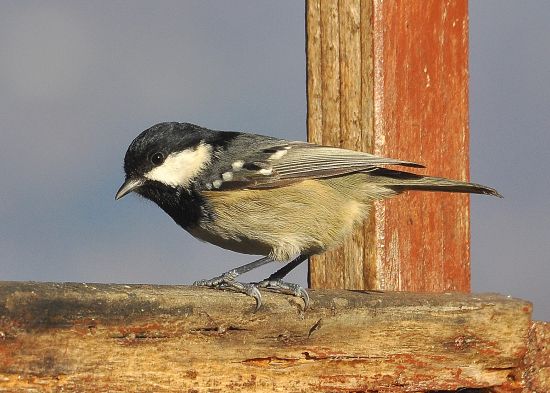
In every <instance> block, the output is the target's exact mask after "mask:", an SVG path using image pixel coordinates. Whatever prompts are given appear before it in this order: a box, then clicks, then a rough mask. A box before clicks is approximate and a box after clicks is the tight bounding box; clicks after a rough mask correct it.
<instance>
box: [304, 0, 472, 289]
mask: <svg viewBox="0 0 550 393" xmlns="http://www.w3.org/2000/svg"><path fill="white" fill-rule="evenodd" d="M307 72H308V89H307V91H308V138H309V140H310V141H312V142H316V143H323V144H330V145H335V146H343V147H348V148H353V149H357V150H363V151H368V152H372V153H374V154H378V155H383V156H389V157H395V158H400V159H406V160H411V161H416V162H420V163H423V164H424V165H426V166H427V169H425V170H421V171H419V173H429V174H432V175H436V176H444V177H450V178H455V179H468V175H469V174H468V144H469V140H468V8H467V1H466V0H457V1H452V2H442V1H439V0H429V1H422V2H420V1H414V2H413V1H384V0H351V1H337V0H309V1H308V2H307ZM469 257H470V249H469V199H468V196H466V195H457V194H443V193H426V192H422V193H421V192H411V193H408V194H405V195H402V196H398V197H396V198H394V199H392V200H389V201H386V202H381V203H376V205H375V207H374V214H373V215H372V217H371V218H370V220H368V222H366V223H365V226H364V227H363V228H362V229H361V230H360V231H357V232H356V233H355V234H354V235H353V236H352V237H351V238H350V239H349V240H348V241H347V242H346V244H344V245H343V246H342V247H341V248H339V249H337V250H333V251H330V252H328V253H326V254H325V255H322V256H317V257H314V258H312V261H311V262H310V284H311V286H312V287H325V288H356V289H385V290H413V291H434V292H437V291H446V290H458V291H468V290H469V289H470V262H469Z"/></svg>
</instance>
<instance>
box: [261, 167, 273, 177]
mask: <svg viewBox="0 0 550 393" xmlns="http://www.w3.org/2000/svg"><path fill="white" fill-rule="evenodd" d="M258 173H259V174H260V175H265V176H269V175H271V174H272V173H273V168H264V169H260V170H259V171H258Z"/></svg>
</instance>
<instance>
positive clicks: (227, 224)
mask: <svg viewBox="0 0 550 393" xmlns="http://www.w3.org/2000/svg"><path fill="white" fill-rule="evenodd" d="M392 165H397V166H404V167H412V168H423V165H420V164H416V163H414V162H409V161H402V160H396V159H392V158H384V157H378V156H375V155H372V154H368V153H362V152H357V151H352V150H346V149H340V148H335V147H327V146H320V145H316V144H312V143H307V142H292V141H288V140H284V139H278V138H273V137H269V136H263V135H257V134H249V133H244V132H231V131H214V130H210V129H207V128H203V127H200V126H197V125H194V124H190V123H176V122H170V123H159V124H156V125H154V126H152V127H151V128H149V129H147V130H145V131H143V132H142V133H141V134H140V135H138V136H137V137H136V138H135V139H134V140H133V142H132V143H131V144H130V146H129V147H128V151H127V152H126V156H125V157H124V171H125V173H126V179H125V181H124V184H122V186H121V187H120V189H119V190H118V192H117V193H116V196H115V199H120V198H122V197H123V196H124V195H126V194H128V193H130V192H136V193H137V194H139V195H141V196H143V197H145V198H147V199H149V200H151V201H153V202H155V203H156V204H157V205H158V206H159V207H160V208H161V209H162V210H164V211H165V212H166V213H167V214H168V215H169V216H170V217H172V219H173V220H174V221H175V222H176V223H177V224H178V225H180V226H181V227H183V228H184V229H185V230H186V231H188V232H189V233H190V234H191V235H193V236H194V237H196V238H198V239H200V240H203V241H206V242H209V243H212V244H215V245H217V246H220V247H222V248H225V249H228V250H233V251H237V252H240V253H245V254H254V255H264V257H263V258H261V259H259V260H257V261H254V262H251V263H248V264H246V265H243V266H240V267H237V268H235V269H232V270H230V271H228V272H226V273H223V274H222V275H220V276H218V277H214V278H212V279H209V280H201V281H197V282H195V285H201V286H208V287H214V288H220V289H224V288H229V289H232V290H234V291H237V292H241V293H245V294H247V295H250V296H252V297H254V298H255V300H256V309H259V308H260V306H261V294H260V291H259V290H258V288H267V289H269V290H272V291H275V292H279V293H285V294H291V295H294V296H298V297H301V298H302V299H303V301H304V304H305V308H307V306H308V303H309V296H308V294H307V291H306V290H305V289H304V288H302V287H301V286H299V285H297V284H293V283H288V282H285V281H283V280H282V279H283V278H284V276H285V275H286V274H287V273H288V272H290V271H291V270H292V269H293V268H295V267H296V266H298V265H299V264H300V263H301V262H303V261H305V260H306V259H307V258H308V257H310V256H312V255H315V254H320V253H322V252H324V251H326V250H327V249H330V248H333V247H336V246H338V245H339V244H340V243H342V242H343V240H344V239H345V238H346V237H347V236H348V235H350V233H351V232H352V230H353V228H354V227H355V226H356V225H358V224H360V223H361V222H362V221H363V220H364V219H365V218H366V217H367V215H368V214H369V210H370V207H371V205H372V202H373V201H375V200H379V199H383V198H388V197H391V196H394V195H397V194H400V193H402V192H404V191H407V190H423V191H447V192H463V193H475V194H488V195H494V196H498V197H501V196H500V194H499V193H498V192H497V191H496V190H494V189H492V188H489V187H486V186H483V185H480V184H474V183H467V182H463V181H457V180H449V179H445V178H440V177H431V176H423V175H417V174H412V173H409V172H403V171H398V170H393V169H387V168H385V167H386V166H392ZM272 261H281V262H287V264H286V265H284V266H283V267H282V268H280V269H279V270H277V271H276V272H275V273H273V274H272V275H271V276H269V277H268V278H266V279H265V280H262V281H260V282H258V283H241V282H238V281H237V280H236V278H237V277H238V276H239V275H240V274H243V273H245V272H248V271H250V270H252V269H254V268H256V267H259V266H262V265H264V264H266V263H268V262H272Z"/></svg>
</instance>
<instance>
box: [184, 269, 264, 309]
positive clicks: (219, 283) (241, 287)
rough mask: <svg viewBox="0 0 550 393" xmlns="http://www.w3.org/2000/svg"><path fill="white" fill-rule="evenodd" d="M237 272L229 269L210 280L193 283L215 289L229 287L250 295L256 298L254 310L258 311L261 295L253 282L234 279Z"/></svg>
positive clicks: (260, 304)
mask: <svg viewBox="0 0 550 393" xmlns="http://www.w3.org/2000/svg"><path fill="white" fill-rule="evenodd" d="M238 275H239V274H238V273H237V272H236V271H235V270H230V271H228V272H226V273H223V274H222V275H221V276H218V277H214V278H211V279H210V280H199V281H195V282H194V283H193V285H195V286H199V287H208V288H215V289H222V290H223V289H229V290H232V291H234V292H239V293H244V294H245V295H248V296H251V297H253V298H254V300H256V308H255V309H254V312H256V311H258V310H259V309H260V307H261V306H262V295H261V294H260V291H259V290H258V288H257V287H256V285H254V284H248V283H242V282H238V281H235V279H236V278H237V276H238Z"/></svg>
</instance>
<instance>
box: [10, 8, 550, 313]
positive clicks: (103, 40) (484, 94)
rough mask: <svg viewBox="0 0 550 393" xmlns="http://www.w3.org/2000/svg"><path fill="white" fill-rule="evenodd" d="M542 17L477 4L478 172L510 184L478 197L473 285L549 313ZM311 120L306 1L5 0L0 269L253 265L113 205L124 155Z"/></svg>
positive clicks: (549, 183)
mask: <svg viewBox="0 0 550 393" xmlns="http://www.w3.org/2000/svg"><path fill="white" fill-rule="evenodd" d="M549 18H550V2H548V1H544V0H541V1H532V0H531V1H528V2H516V1H511V0H509V1H503V0H476V1H471V2H470V45H471V52H470V75H471V85H470V92H471V101H470V104H471V112H470V113H471V167H472V168H471V177H472V180H475V181H476V182H480V183H484V184H487V185H491V186H493V187H495V188H497V189H498V190H499V191H501V192H502V194H504V196H505V199H504V200H497V199H493V198H484V197H478V196H476V197H473V198H472V282H473V290H474V291H484V292H485V291H496V292H500V293H503V294H509V295H513V296H518V297H522V298H525V299H529V300H532V301H534V303H535V317H536V318H538V319H545V320H550V296H549V295H550V290H549V289H548V287H549V281H550V264H549V259H550V198H549V196H548V195H549V194H550V176H549V175H548V171H547V169H546V164H547V163H548V160H549V158H550V155H549V153H548V151H549V149H550V39H549V37H550V24H549V23H548V20H549ZM305 115H306V102H305V54H304V5H303V3H302V2H301V1H295V0H286V1H277V2H274V1H261V2H258V1H251V0H249V1H243V0H241V1H231V2H223V1H199V0H197V1H156V2H151V1H143V0H142V1H116V2H114V1H113V2H111V1H101V2H89V1H48V2H44V1H15V0H14V1H7V0H2V1H0V119H1V120H0V132H1V143H0V183H1V187H0V280H40V281H80V282H125V283H130V282H147V283H191V282H193V281H194V280H196V279H199V278H209V277H212V276H214V275H216V274H219V273H221V272H222V271H225V270H227V269H228V268H230V267H233V266H236V265H239V264H242V263H245V262H248V261H250V260H251V257H249V256H243V255H239V254H234V253H231V252H229V251H225V250H222V249H219V248H216V247H215V246H210V245H208V244H204V243H200V242H199V241H197V240H195V239H193V238H191V236H190V235H188V234H187V233H185V232H184V231H183V230H181V229H179V228H178V227H177V226H176V225H175V224H174V223H173V222H172V221H171V220H170V218H169V217H168V216H167V215H165V214H164V213H162V212H161V211H160V210H159V209H158V208H157V207H156V206H154V205H153V204H151V203H148V202H146V201H144V200H141V199H139V198H137V197H135V196H134V197H129V198H125V199H123V200H122V201H119V202H116V203H115V201H114V198H113V197H114V193H115V191H116V189H117V188H118V186H119V185H120V184H121V181H122V179H123V173H122V159H123V156H124V153H125V151H126V148H127V146H128V144H129V143H130V141H131V140H132V139H133V138H134V137H135V136H136V135H137V134H138V133H139V132H140V131H142V130H143V129H145V128H147V127H149V126H150V125H152V124H154V123H157V122H160V121H190V122H195V123H198V124H200V125H204V126H207V127H210V128H217V129H229V130H245V131H256V132H261V133H265V134H270V135H274V136H278V137H285V138H292V139H304V138H305ZM274 268H275V266H267V267H266V269H264V270H263V271H260V272H258V273H257V274H255V275H254V276H251V277H249V278H250V279H259V278H262V277H263V276H265V275H267V274H268V273H270V272H271V271H273V270H274ZM291 279H293V280H295V281H298V282H301V283H305V266H303V267H302V268H301V269H299V270H298V271H297V272H295V273H294V272H293V274H292V276H291Z"/></svg>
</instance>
